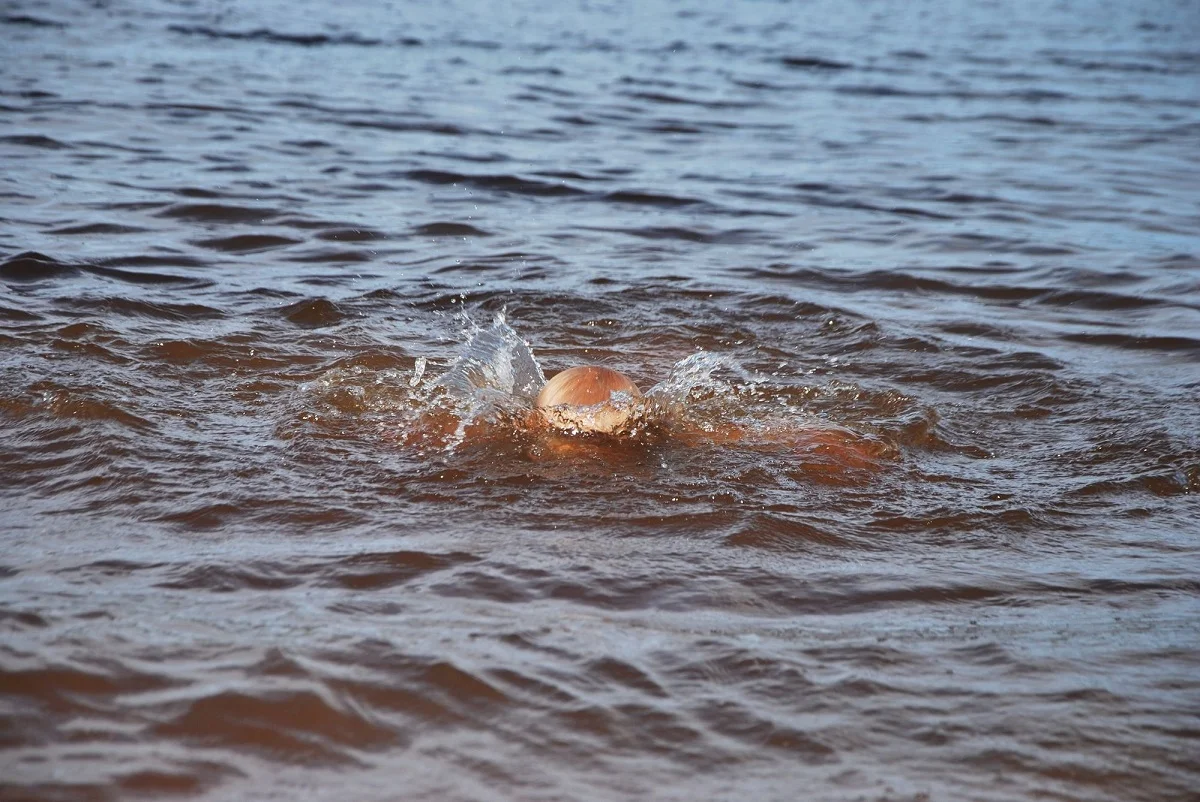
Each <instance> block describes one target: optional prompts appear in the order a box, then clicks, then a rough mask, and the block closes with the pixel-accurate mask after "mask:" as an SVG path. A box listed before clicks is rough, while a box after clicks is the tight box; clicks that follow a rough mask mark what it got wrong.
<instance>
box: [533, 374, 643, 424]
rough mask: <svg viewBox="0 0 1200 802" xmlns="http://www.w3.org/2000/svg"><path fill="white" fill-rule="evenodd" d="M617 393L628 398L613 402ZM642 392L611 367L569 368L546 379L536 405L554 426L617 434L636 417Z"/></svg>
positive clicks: (627, 378)
mask: <svg viewBox="0 0 1200 802" xmlns="http://www.w3.org/2000/svg"><path fill="white" fill-rule="evenodd" d="M614 393H621V394H623V395H624V396H626V398H621V399H617V402H616V403H610V402H611V401H612V400H613V399H612V396H613V394H614ZM641 397H642V391H641V390H639V389H638V386H637V385H636V384H634V383H633V381H632V380H630V379H629V377H627V376H625V375H624V374H621V373H618V372H617V371H615V370H612V369H610V368H602V367H599V366H597V365H585V366H581V367H576V368H568V369H567V370H564V371H563V372H562V373H559V374H558V375H556V376H555V377H554V378H553V379H551V380H550V381H548V382H546V385H545V386H544V387H542V391H541V392H540V393H538V397H537V401H536V402H535V403H534V406H536V407H537V409H538V410H539V411H540V412H541V413H542V417H543V418H545V420H546V421H547V422H548V423H550V425H552V426H554V427H556V428H559V429H566V430H569V431H576V432H602V433H606V434H613V433H615V432H618V431H620V430H621V429H622V428H623V427H625V426H626V425H627V424H628V423H629V422H630V421H631V420H632V418H633V415H634V412H635V404H634V403H633V402H634V401H635V400H636V399H639V398H641Z"/></svg>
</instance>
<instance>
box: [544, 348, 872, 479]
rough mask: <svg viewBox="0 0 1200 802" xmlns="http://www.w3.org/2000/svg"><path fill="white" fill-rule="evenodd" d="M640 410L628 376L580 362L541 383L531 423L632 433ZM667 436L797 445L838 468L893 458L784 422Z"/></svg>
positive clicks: (860, 439) (845, 437) (850, 438)
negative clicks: (769, 426)
mask: <svg viewBox="0 0 1200 802" xmlns="http://www.w3.org/2000/svg"><path fill="white" fill-rule="evenodd" d="M642 408H643V398H642V391H641V390H639V389H638V386H637V385H636V384H635V383H634V382H633V380H632V379H630V378H629V377H628V376H626V375H624V374H622V373H619V372H617V371H615V370H612V369H611V368H605V367H601V366H599V365H584V366H580V367H574V368H568V369H567V370H564V371H562V372H561V373H559V374H557V375H556V376H554V377H553V378H552V379H550V381H548V382H546V384H545V386H543V387H542V390H541V392H539V393H538V395H537V399H536V400H535V401H534V414H535V416H536V420H535V425H536V424H537V423H544V424H548V425H549V426H550V428H551V431H552V432H554V433H565V434H572V435H578V434H582V435H596V434H598V435H615V436H621V435H626V434H633V433H635V431H636V424H637V422H638V418H639V411H640V410H641V409H642ZM667 434H668V435H669V437H670V438H671V439H673V440H676V441H679V442H682V443H685V444H687V445H693V446H698V445H703V444H705V443H708V444H726V443H738V444H739V445H741V446H742V447H748V448H754V449H759V450H761V449H766V450H777V449H780V448H785V449H799V450H802V451H804V452H806V453H808V454H810V455H812V456H814V457H816V458H818V459H824V460H825V461H827V462H830V463H833V464H834V465H836V466H840V467H842V468H870V467H873V466H875V465H877V463H878V461H879V460H880V459H881V458H884V457H889V456H894V455H893V454H891V453H889V452H890V451H891V450H892V449H890V448H889V447H888V446H887V445H885V444H884V443H881V442H879V441H876V440H871V439H868V438H866V437H864V436H862V435H860V434H858V433H856V432H853V431H851V430H849V429H843V428H841V427H829V426H823V427H820V428H818V427H813V426H788V427H786V428H780V427H774V428H772V429H771V430H769V431H764V432H753V431H751V430H748V429H746V428H745V427H742V426H738V425H736V424H732V423H726V424H721V425H716V426H706V427H703V428H697V427H694V426H692V427H689V426H678V425H676V426H669V427H668V430H667ZM553 450H554V451H556V452H558V453H562V452H563V450H564V449H562V448H561V447H560V448H557V449H553ZM568 450H569V449H568Z"/></svg>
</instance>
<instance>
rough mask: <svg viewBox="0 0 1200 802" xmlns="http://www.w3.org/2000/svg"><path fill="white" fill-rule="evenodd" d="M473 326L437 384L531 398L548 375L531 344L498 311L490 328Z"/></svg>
mask: <svg viewBox="0 0 1200 802" xmlns="http://www.w3.org/2000/svg"><path fill="white" fill-rule="evenodd" d="M471 325H472V326H473V331H472V333H471V337H470V339H469V340H467V344H466V345H465V346H464V347H463V350H462V352H461V353H460V354H459V355H458V358H457V359H455V360H454V362H453V363H452V364H451V365H450V368H449V369H448V370H447V371H446V372H445V373H444V374H442V375H441V376H439V377H438V379H437V381H436V384H438V385H441V386H442V387H445V388H446V389H447V390H449V391H451V392H453V393H457V394H459V395H462V396H470V395H473V394H475V393H476V392H477V391H480V390H483V391H496V392H499V393H503V394H507V395H509V396H514V397H516V398H523V399H526V400H528V401H532V400H533V399H534V398H535V397H536V396H537V394H538V391H539V390H541V389H542V385H543V384H545V383H546V375H545V374H544V373H543V372H542V366H541V365H539V364H538V361H537V358H536V357H535V356H534V355H533V350H532V349H531V348H530V347H529V343H527V342H525V341H524V340H523V339H521V335H519V334H517V332H516V331H515V330H514V329H513V328H512V326H510V325H508V321H507V320H505V313H504V312H499V313H497V314H496V317H495V318H494V319H493V320H492V325H490V326H488V327H487V328H482V327H479V326H476V325H474V324H471Z"/></svg>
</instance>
